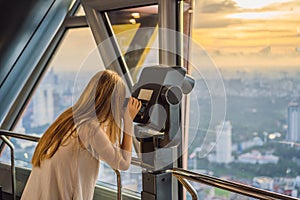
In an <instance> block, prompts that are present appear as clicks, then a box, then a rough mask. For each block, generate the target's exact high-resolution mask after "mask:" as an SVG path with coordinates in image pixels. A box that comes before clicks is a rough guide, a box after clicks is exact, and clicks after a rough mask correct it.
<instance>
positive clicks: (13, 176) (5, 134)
mask: <svg viewBox="0 0 300 200" xmlns="http://www.w3.org/2000/svg"><path fill="white" fill-rule="evenodd" d="M8 137H12V138H16V139H22V140H27V141H32V142H38V141H39V139H40V138H39V137H36V136H31V135H25V134H21V133H15V132H12V131H7V130H2V129H0V139H2V140H3V142H4V143H5V144H7V145H8V146H9V148H10V151H11V182H12V195H13V199H14V200H16V167H15V155H14V149H15V148H14V145H13V144H12V143H11V141H10V140H9V139H8ZM113 170H114V171H115V173H116V175H117V187H118V188H117V199H118V200H121V199H122V182H121V173H120V171H119V170H117V169H113Z"/></svg>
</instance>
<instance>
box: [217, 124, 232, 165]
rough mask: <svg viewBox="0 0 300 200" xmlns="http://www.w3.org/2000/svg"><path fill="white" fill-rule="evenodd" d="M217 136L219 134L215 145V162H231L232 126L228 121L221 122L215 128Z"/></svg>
mask: <svg viewBox="0 0 300 200" xmlns="http://www.w3.org/2000/svg"><path fill="white" fill-rule="evenodd" d="M216 132H217V134H220V136H219V138H218V141H217V144H216V162H217V163H225V164H228V163H230V162H231V161H232V155H231V152H232V138H231V135H232V126H231V123H230V121H226V122H222V123H221V124H219V125H218V126H216Z"/></svg>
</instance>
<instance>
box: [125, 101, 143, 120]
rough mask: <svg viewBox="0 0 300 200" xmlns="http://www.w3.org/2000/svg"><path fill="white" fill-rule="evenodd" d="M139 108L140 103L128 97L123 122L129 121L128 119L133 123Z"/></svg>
mask: <svg viewBox="0 0 300 200" xmlns="http://www.w3.org/2000/svg"><path fill="white" fill-rule="evenodd" d="M141 107H142V102H141V101H139V100H137V99H136V98H133V97H130V98H129V101H128V104H127V107H126V111H125V116H124V120H129V119H128V118H130V120H131V121H133V119H134V118H135V116H136V115H137V113H138V112H139V110H140V109H141Z"/></svg>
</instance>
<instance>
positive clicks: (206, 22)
mask: <svg viewBox="0 0 300 200" xmlns="http://www.w3.org/2000/svg"><path fill="white" fill-rule="evenodd" d="M65 38H66V40H65V41H64V42H63V44H62V45H61V47H60V48H59V50H58V52H57V56H56V58H54V59H53V61H52V63H51V65H52V66H54V67H55V69H56V70H74V68H75V69H76V70H78V69H79V68H82V66H83V65H87V64H86V63H85V60H86V59H87V58H89V56H90V55H91V54H95V42H94V39H93V38H92V34H91V31H90V30H89V29H88V28H83V29H72V30H70V31H68V33H67V35H66V36H65ZM192 38H193V40H194V42H196V43H197V44H198V45H199V46H201V47H202V48H204V49H205V51H206V52H207V53H208V55H209V56H210V58H211V59H212V61H213V62H214V63H215V64H216V66H217V67H219V68H225V69H235V68H238V69H243V70H251V69H260V70H261V69H280V70H281V69H295V68H298V69H300V2H299V0H196V1H195V10H194V21H193V34H192ZM78 49H79V50H78ZM191 55H192V56H194V57H196V58H198V59H200V58H201V57H199V56H198V52H196V51H195V52H191ZM96 60H97V59H96Z"/></svg>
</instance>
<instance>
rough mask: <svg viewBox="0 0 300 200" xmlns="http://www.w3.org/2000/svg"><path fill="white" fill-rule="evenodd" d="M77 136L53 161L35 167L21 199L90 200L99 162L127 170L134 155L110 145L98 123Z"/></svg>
mask: <svg viewBox="0 0 300 200" xmlns="http://www.w3.org/2000/svg"><path fill="white" fill-rule="evenodd" d="M77 133H78V136H79V138H80V140H81V142H82V144H83V145H84V146H85V147H86V148H82V146H81V144H80V142H79V138H78V136H71V137H70V138H69V139H68V141H67V142H65V143H64V145H61V146H60V147H59V149H58V150H57V152H56V153H55V154H54V155H53V157H52V158H50V159H46V160H44V161H42V163H41V167H33V169H32V171H31V174H30V177H29V179H28V182H27V184H26V186H25V189H24V191H23V195H22V197H21V199H22V200H63V199H65V200H70V199H74V200H83V199H84V200H90V199H92V198H93V194H94V187H95V184H96V180H97V177H98V171H99V164H100V163H99V161H100V160H103V161H105V162H106V163H108V164H109V165H110V166H111V167H112V168H114V169H120V170H126V169H128V167H129V165H130V162H131V152H125V151H121V150H120V148H117V147H115V146H114V145H112V144H111V142H110V141H109V139H108V138H107V136H106V134H105V132H104V131H103V129H101V128H100V126H99V123H97V122H88V123H85V124H82V125H81V126H80V127H79V128H78V129H77Z"/></svg>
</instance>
